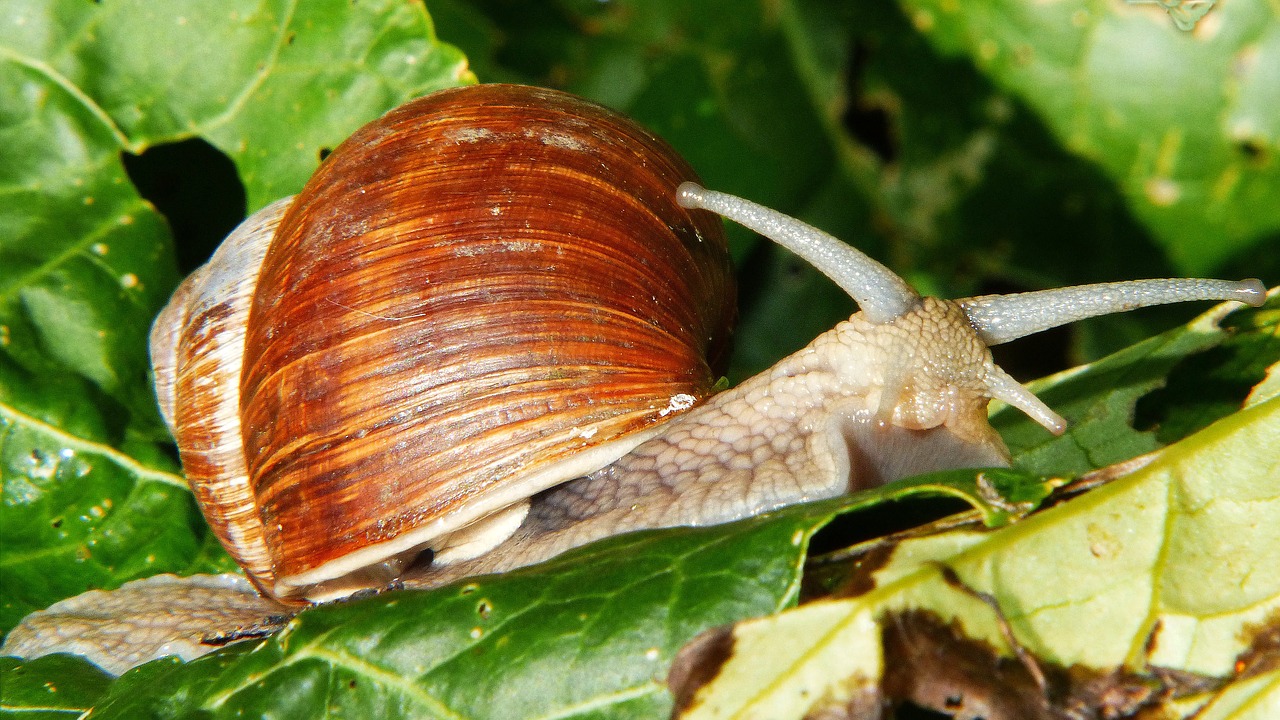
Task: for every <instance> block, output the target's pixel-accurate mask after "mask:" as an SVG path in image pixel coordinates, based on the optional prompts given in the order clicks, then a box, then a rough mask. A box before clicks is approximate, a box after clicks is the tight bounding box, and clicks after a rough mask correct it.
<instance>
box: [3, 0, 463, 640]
mask: <svg viewBox="0 0 1280 720" xmlns="http://www.w3.org/2000/svg"><path fill="white" fill-rule="evenodd" d="M0 17H3V18H4V22H3V23H0V198H3V202H2V203H0V462H2V463H3V464H2V465H0V472H3V483H4V503H3V506H2V507H0V587H4V588H5V592H4V596H3V600H2V602H0V627H2V628H4V629H6V630H7V629H8V628H9V627H11V626H12V625H13V623H14V622H16V620H17V619H18V618H20V617H21V616H23V615H24V614H26V613H27V612H30V611H32V610H35V609H38V608H41V607H44V606H46V605H48V604H49V603H51V602H53V601H54V600H57V599H60V598H63V597H66V596H69V595H73V594H76V593H78V592H80V591H83V590H85V589H87V588H89V587H112V586H114V585H118V584H120V583H121V582H124V581H125V580H128V579H131V578H135V577H139V576H143V575H150V574H153V573H157V572H164V571H176V572H193V571H199V570H215V569H219V568H224V567H227V566H228V564H227V562H226V561H225V559H224V558H225V556H221V553H220V551H214V550H212V549H213V548H215V547H216V544H213V543H211V542H210V539H209V535H208V532H207V530H206V529H205V528H204V526H203V523H202V522H201V521H200V520H199V514H198V513H197V512H196V510H195V507H194V504H193V503H192V501H191V497H190V494H189V493H188V492H187V491H186V490H185V489H183V487H184V485H185V483H184V482H183V480H182V479H181V478H180V477H179V476H177V475H175V474H174V471H175V468H176V464H175V463H174V462H173V460H172V459H171V454H170V453H169V451H168V450H167V449H166V448H165V447H164V446H165V445H167V442H168V438H167V433H165V432H164V430H163V428H162V426H161V424H160V420H159V415H158V413H157V410H156V404H155V400H154V397H153V395H152V393H151V390H150V382H149V380H148V366H149V362H148V359H147V347H146V346H147V340H146V337H147V329H148V327H149V325H150V323H151V318H152V317H153V316H154V315H155V313H156V311H157V310H158V309H159V307H160V306H161V305H162V304H163V302H164V301H165V299H166V298H167V296H168V294H169V293H170V292H171V291H172V289H173V286H174V284H175V283H176V282H177V275H176V273H175V271H174V266H173V245H172V240H171V238H170V237H169V232H168V229H167V228H166V226H165V223H164V220H163V218H161V217H160V216H159V215H158V214H157V213H156V211H155V209H154V208H152V207H151V206H150V205H149V204H148V203H147V202H146V201H144V200H143V199H142V198H141V197H139V195H138V193H137V191H136V190H135V189H134V186H133V185H132V184H131V183H130V181H129V178H128V177H127V176H126V174H125V170H124V167H123V165H122V154H123V153H139V152H142V151H144V150H146V149H147V148H148V147H150V146H152V145H155V144H157V143H163V142H171V141H176V140H181V139H184V138H191V137H200V138H203V139H205V140H207V141H209V142H211V143H213V144H214V145H215V146H217V147H218V148H220V149H221V150H222V151H224V152H225V153H226V154H227V155H228V156H230V157H231V158H232V159H233V160H234V161H235V163H236V166H237V168H238V169H239V172H240V177H241V179H242V181H243V182H244V185H245V188H246V191H247V194H248V196H249V200H250V205H251V206H253V207H257V206H259V205H262V204H264V203H265V202H267V201H269V200H273V199H275V198H277V197H279V196H282V195H285V194H288V193H290V192H294V191H295V190H297V189H298V188H299V187H301V185H302V183H303V182H304V181H305V179H306V178H307V176H308V175H309V174H310V173H311V171H312V170H313V169H314V168H315V166H316V165H317V163H318V162H319V154H320V150H321V149H322V148H326V147H333V146H334V145H336V144H337V143H338V142H339V141H341V140H342V139H343V138H344V137H345V136H346V135H347V134H348V133H350V132H351V131H352V130H353V129H355V128H356V127H358V126H359V125H361V124H362V123H364V122H365V121H367V120H369V119H371V118H373V117H376V116H377V115H378V114H379V113H381V112H383V111H385V110H386V109H388V108H390V107H392V106H394V105H396V104H398V103H400V102H402V101H403V100H404V99H406V98H408V97H411V96H413V95H417V94H421V93H425V92H429V91H430V90H433V89H435V88H439V87H443V86H447V85H451V84H456V83H457V82H459V81H461V80H465V79H466V75H467V73H466V65H465V62H464V60H463V58H462V57H461V56H460V55H459V54H458V53H457V52H456V51H455V50H453V49H451V48H450V47H448V46H445V45H441V44H439V43H437V42H436V40H435V38H434V36H433V34H432V28H431V24H430V21H429V19H428V18H427V17H426V15H425V13H424V12H423V10H422V8H421V7H415V6H413V5H412V4H407V3H397V2H381V3H361V4H360V5H359V6H353V5H351V4H349V3H346V2H316V3H293V2H283V1H282V2H274V3H254V2H238V3H216V4H210V3H200V2H166V3H148V2H124V1H122V0H108V1H107V2H103V3H86V2H80V1H79V0H68V1H54V2H39V1H30V2H26V1H21V0H5V1H4V2H0ZM336 38H340V39H341V42H339V43H335V42H334V41H335V39H336Z"/></svg>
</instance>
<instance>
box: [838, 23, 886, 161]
mask: <svg viewBox="0 0 1280 720" xmlns="http://www.w3.org/2000/svg"><path fill="white" fill-rule="evenodd" d="M870 57H871V51H870V49H869V48H868V47H867V45H866V44H865V43H856V44H855V45H854V47H853V58H852V59H851V60H850V63H849V108H848V109H847V110H846V111H845V114H844V126H845V128H846V129H847V130H848V131H849V134H851V135H853V137H854V138H855V139H857V140H858V142H860V143H862V144H863V145H865V146H866V147H867V148H868V149H870V150H871V151H872V152H873V153H875V154H876V156H877V157H879V158H880V160H881V161H882V162H884V163H886V164H888V163H892V162H893V161H894V160H896V159H897V158H898V140H897V137H896V136H895V133H894V128H893V113H892V111H891V109H890V108H888V107H886V106H885V104H884V102H882V101H878V100H876V99H875V98H873V97H870V96H868V95H867V94H866V87H865V82H864V79H865V77H866V73H867V65H868V62H869V60H870Z"/></svg>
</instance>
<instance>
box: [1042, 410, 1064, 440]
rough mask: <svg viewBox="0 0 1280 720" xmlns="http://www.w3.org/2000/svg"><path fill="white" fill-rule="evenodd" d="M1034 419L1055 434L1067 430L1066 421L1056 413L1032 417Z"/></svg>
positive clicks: (1060, 433)
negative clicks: (1048, 415)
mask: <svg viewBox="0 0 1280 720" xmlns="http://www.w3.org/2000/svg"><path fill="white" fill-rule="evenodd" d="M1034 420H1035V421H1036V422H1038V423H1040V425H1041V426H1042V427H1044V429H1045V430H1048V431H1049V432H1051V433H1053V434H1054V435H1055V436H1058V435H1062V433H1064V432H1066V431H1067V421H1066V420H1064V419H1063V418H1062V416H1061V415H1059V414H1057V413H1052V414H1051V416H1050V417H1038V418H1034Z"/></svg>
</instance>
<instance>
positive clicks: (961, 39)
mask: <svg viewBox="0 0 1280 720" xmlns="http://www.w3.org/2000/svg"><path fill="white" fill-rule="evenodd" d="M903 5H904V6H905V7H906V9H907V12H908V13H909V14H910V15H911V20H912V23H913V24H914V25H915V27H916V28H918V29H920V30H921V31H922V32H924V34H925V35H926V36H927V37H928V38H929V39H930V41H931V42H933V43H934V44H935V45H936V46H937V47H939V48H940V49H942V50H943V51H944V52H947V53H955V54H963V55H964V56H966V57H968V58H969V59H971V60H972V61H973V62H974V63H975V64H976V65H977V66H978V67H979V68H980V69H981V70H982V72H983V73H984V74H985V75H987V76H988V77H990V78H992V79H993V80H994V81H995V82H996V83H998V84H999V85H1001V86H1002V87H1005V88H1007V89H1008V90H1009V91H1010V92H1012V93H1014V94H1015V95H1017V96H1018V97H1020V98H1022V99H1023V100H1024V101H1025V102H1027V103H1028V104H1029V105H1030V106H1031V107H1033V108H1034V109H1035V111H1036V112H1037V114H1039V115H1040V116H1041V117H1042V118H1043V119H1044V121H1045V123H1046V124H1047V125H1048V126H1049V127H1050V128H1051V130H1052V131H1053V133H1054V134H1055V135H1056V136H1057V137H1058V138H1059V139H1060V141H1061V142H1062V143H1063V145H1064V146H1065V147H1067V148H1069V149H1070V150H1071V151H1072V152H1075V153H1078V154H1080V155H1082V156H1084V157H1088V158H1090V159H1091V160H1094V161H1095V162H1097V163H1098V165H1099V166H1101V167H1102V168H1104V169H1105V171H1106V172H1107V174H1108V175H1109V176H1110V177H1111V178H1112V179H1113V181H1114V182H1116V183H1117V184H1118V185H1119V186H1120V187H1121V188H1122V189H1123V190H1124V193H1125V197H1126V199H1127V201H1128V204H1129V206H1130V208H1131V209H1132V210H1133V212H1134V213H1135V214H1136V215H1137V216H1138V217H1139V218H1140V219H1141V221H1142V222H1143V223H1144V224H1145V225H1147V227H1149V228H1150V229H1151V230H1152V233H1153V236H1154V238H1155V239H1156V240H1157V241H1158V242H1160V243H1161V245H1163V246H1164V247H1166V248H1168V250H1169V252H1170V256H1171V257H1172V259H1173V261H1174V266H1175V267H1176V268H1178V270H1179V271H1180V272H1183V273H1191V274H1195V273H1201V272H1204V271H1206V270H1207V269H1211V268H1214V267H1216V266H1217V265H1218V264H1219V263H1220V262H1221V261H1222V260H1223V259H1224V258H1227V257H1230V256H1232V255H1235V254H1239V253H1241V252H1243V251H1245V250H1247V249H1248V248H1251V247H1255V246H1256V245H1257V244H1258V242H1259V241H1260V240H1262V239H1264V238H1267V237H1269V236H1274V235H1275V233H1276V232H1277V231H1280V165H1278V164H1277V163H1276V162H1275V156H1276V152H1277V149H1278V148H1280V145H1278V144H1277V141H1280V124H1277V123H1278V121H1277V120H1276V117H1277V116H1276V112H1275V106H1276V103H1277V102H1280V17H1278V16H1277V12H1276V8H1275V6H1273V5H1270V4H1268V3H1264V2H1227V3H1218V6H1217V7H1215V8H1214V9H1213V11H1212V12H1211V13H1210V14H1208V15H1207V16H1206V17H1205V18H1204V19H1202V20H1201V21H1200V23H1199V24H1198V25H1197V26H1196V27H1195V30H1194V31H1193V32H1186V31H1184V30H1180V29H1179V28H1178V27H1177V26H1176V25H1175V24H1174V23H1172V22H1170V20H1169V18H1168V16H1167V15H1166V14H1165V12H1164V11H1163V10H1162V9H1161V8H1160V7H1159V5H1157V4H1155V3H1145V4H1138V3H1121V2H1101V1H1100V2H1089V3H1083V4H1075V3H1069V4H1058V3H1038V4H1026V3H1020V2H1002V1H997V2H987V3H978V4H965V5H963V6H962V5H961V4H960V3H956V2H949V1H948V0H904V2H903ZM1206 237H1212V238H1213V239H1214V242H1205V238H1206Z"/></svg>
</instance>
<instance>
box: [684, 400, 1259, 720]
mask: <svg viewBox="0 0 1280 720" xmlns="http://www.w3.org/2000/svg"><path fill="white" fill-rule="evenodd" d="M1277 443H1280V401H1277V400H1274V399H1273V400H1270V401H1267V402H1265V403H1261V404H1258V405H1255V406H1253V407H1251V408H1248V409H1246V410H1243V411H1241V412H1239V413H1237V414H1235V415H1232V416H1230V417H1228V418H1225V419H1223V420H1221V421H1219V422H1217V423H1215V424H1214V425H1211V426H1210V427H1208V428H1206V429H1205V430H1202V431H1201V432H1199V433H1197V434H1196V435H1193V436H1192V437H1190V438H1187V439H1186V440H1184V441H1182V442H1180V443H1178V444H1176V445H1173V446H1170V447H1169V448H1166V449H1165V450H1163V451H1161V452H1160V453H1159V454H1158V455H1157V456H1156V457H1155V459H1154V460H1152V461H1151V462H1150V463H1149V464H1147V465H1146V466H1145V467H1143V468H1141V469H1139V470H1137V471H1136V472H1134V473H1132V474H1131V475H1128V476H1125V477H1122V478H1120V479H1118V480H1115V481H1113V482H1111V483H1110V484H1107V485H1104V486H1102V487H1099V488H1097V489H1095V490H1093V491H1092V492H1089V493H1087V494H1085V495H1083V496H1080V497H1077V498H1075V499H1073V500H1070V501H1068V502H1065V503H1061V504H1059V505H1056V506H1055V507H1052V508H1050V509H1048V510H1045V511H1043V512H1040V513H1037V514H1035V515H1032V516H1031V517H1029V518H1027V519H1025V520H1023V521H1022V522H1020V523H1017V524H1015V525H1013V526H1010V527H1007V528H1004V529H1000V530H995V531H980V530H975V529H972V528H965V529H960V530H953V531H949V532H943V533H939V534H936V535H929V536H924V537H919V538H915V539H907V540H904V541H903V542H901V543H900V544H898V545H896V547H894V548H893V551H892V555H891V556H890V557H889V558H888V559H887V562H885V563H884V565H883V566H882V567H880V568H878V569H876V570H875V571H874V573H873V575H872V579H873V581H874V583H873V585H872V586H871V587H872V589H870V590H868V591H866V592H865V593H862V594H860V595H859V596H858V597H856V598H852V599H849V600H842V601H838V602H835V603H815V604H812V605H808V606H805V607H803V608H800V609H797V610H793V611H789V612H787V613H784V614H783V615H780V616H778V617H776V618H768V619H764V620H759V621H752V622H749V623H745V624H744V625H742V626H740V627H739V628H737V629H735V631H734V638H735V639H737V638H746V639H747V640H748V641H747V642H745V643H744V646H743V652H741V653H735V654H733V655H732V656H731V657H730V658H729V659H728V664H727V665H726V666H725V667H724V668H723V669H722V670H721V671H720V675H719V678H720V679H718V680H716V681H715V682H713V683H712V684H711V685H708V686H706V687H703V688H701V691H700V692H698V693H697V702H696V704H695V706H694V707H695V710H694V711H691V712H690V714H689V715H688V717H690V718H698V717H727V716H737V715H734V713H744V712H754V711H763V710H764V709H768V708H776V707H777V703H784V707H786V708H787V709H786V710H785V711H774V710H771V711H770V712H774V715H773V716H775V717H799V716H801V715H802V714H804V713H805V712H808V711H810V710H811V708H812V707H813V706H814V703H815V702H816V701H818V700H820V699H822V698H824V697H835V698H838V697H840V693H842V692H844V688H845V687H846V686H847V685H848V683H850V682H854V683H855V684H856V683H862V682H863V681H864V680H869V681H871V682H872V683H874V682H876V681H877V679H878V676H877V675H875V674H868V673H871V672H872V671H875V670H877V669H878V662H879V660H878V653H879V652H880V643H879V638H878V635H879V632H880V630H879V625H877V622H879V623H890V624H892V623H893V622H894V620H893V618H894V617H899V616H901V615H902V614H904V613H907V612H908V611H915V612H918V611H922V610H923V611H928V612H931V613H934V614H936V615H937V616H938V617H940V618H941V619H942V620H943V621H944V622H948V621H949V622H955V623H957V624H958V627H959V628H960V629H961V630H962V631H963V633H964V634H965V635H966V636H968V637H969V638H972V639H976V640H979V641H982V642H985V643H987V644H989V645H990V646H992V647H994V648H1000V649H1002V652H1003V653H1005V654H1011V653H1012V650H1011V649H1010V648H1009V646H1008V644H1007V642H1006V640H1005V635H1004V632H1003V629H1002V627H1001V625H1000V622H1007V627H1008V629H1009V630H1010V631H1011V632H1012V633H1013V635H1014V636H1015V637H1016V638H1017V641H1018V643H1019V644H1020V646H1021V647H1022V648H1023V649H1024V650H1025V651H1026V652H1029V653H1031V655H1032V656H1033V657H1034V658H1035V659H1036V660H1037V662H1039V663H1042V664H1045V665H1046V666H1047V665H1053V666H1056V667H1061V668H1067V667H1071V666H1080V667H1084V668H1092V669H1095V670H1098V671H1103V672H1106V671H1111V670H1127V671H1132V672H1137V673H1141V672H1144V671H1146V670H1147V669H1148V668H1152V667H1159V668H1166V669H1170V670H1175V671H1180V672H1184V673H1190V674H1197V675H1203V676H1208V677H1212V678H1230V677H1231V676H1232V675H1233V673H1234V672H1235V669H1236V663H1237V661H1238V660H1239V658H1241V657H1242V656H1243V655H1244V654H1245V653H1246V652H1247V651H1248V650H1249V649H1250V641H1251V640H1252V639H1253V635H1254V633H1255V632H1256V631H1257V630H1256V629H1257V628H1259V627H1271V626H1274V624H1275V623H1276V621H1277V618H1280V495H1278V494H1277V488H1276V487H1275V484H1274V482H1272V481H1273V480H1274V479H1275V477H1277V472H1280V467H1277V464H1276V456H1275V452H1274V448H1275V447H1277ZM1049 558H1051V559H1052V561H1051V562H1046V559H1049ZM1064 579H1067V580H1068V581H1066V582H1064V581H1063V580H1064ZM988 598H989V599H988ZM993 608H999V612H1000V615H999V616H997V615H996V614H995V613H994V612H993ZM871 620H875V621H876V622H872V621H871ZM1082 629H1086V630H1087V631H1085V632H1082V631H1081V630H1082ZM1270 632H1274V628H1272V629H1271V630H1270ZM850 633H852V635H853V637H852V638H850V637H847V636H848V635H849V634H850ZM798 639H799V641H797V640H798ZM868 642H869V643H870V644H869V645H868ZM851 643H852V644H853V646H854V647H863V652H862V654H858V653H854V654H851V655H850V654H845V655H842V654H840V653H839V652H838V651H839V649H840V648H842V647H846V646H848V645H850V644H851ZM944 649H954V648H944ZM1270 652H1274V648H1271V649H1270ZM944 662H945V661H944ZM739 665H742V666H745V669H740V668H739ZM917 670H918V671H923V670H921V669H917ZM886 672H887V670H886ZM744 678H746V679H744ZM1262 685H1263V687H1262V688H1261V689H1257V688H1255V689H1254V690H1253V691H1251V692H1255V693H1264V694H1269V695H1270V696H1271V697H1274V690H1273V689H1272V688H1271V682H1270V681H1266V682H1263V683H1262ZM1238 691H1240V690H1238V689H1237V690H1233V691H1232V692H1238ZM1254 697H1258V696H1257V695H1254ZM1224 702H1225V701H1224Z"/></svg>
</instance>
